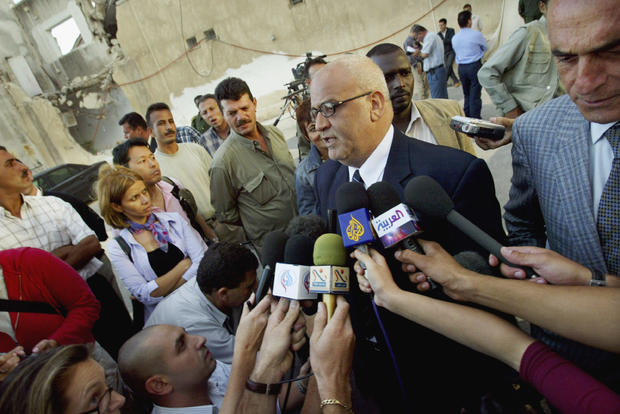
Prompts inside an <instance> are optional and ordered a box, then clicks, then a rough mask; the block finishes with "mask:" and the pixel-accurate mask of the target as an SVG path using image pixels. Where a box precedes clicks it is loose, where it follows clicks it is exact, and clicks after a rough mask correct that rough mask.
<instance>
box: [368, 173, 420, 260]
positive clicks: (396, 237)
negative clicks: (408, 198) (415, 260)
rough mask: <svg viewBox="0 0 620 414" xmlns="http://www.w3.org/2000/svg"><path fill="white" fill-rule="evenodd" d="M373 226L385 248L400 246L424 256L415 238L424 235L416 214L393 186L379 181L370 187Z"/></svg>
mask: <svg viewBox="0 0 620 414" xmlns="http://www.w3.org/2000/svg"><path fill="white" fill-rule="evenodd" d="M367 193H368V200H369V201H370V211H372V215H373V216H374V219H372V225H373V227H374V229H375V231H376V232H377V237H379V240H381V243H382V244H383V247H385V248H386V249H387V248H390V247H392V246H394V245H396V244H399V243H400V245H401V246H402V247H404V248H405V249H409V250H412V251H414V252H416V253H421V254H424V251H423V250H422V248H421V247H420V245H419V244H418V243H417V242H416V241H415V239H414V237H415V236H418V235H420V234H421V233H422V229H421V228H420V225H419V224H418V218H417V217H416V215H415V213H413V212H412V211H411V209H409V206H407V205H405V204H403V203H402V202H401V201H400V196H399V195H398V193H397V192H396V189H395V188H394V186H392V184H390V183H388V182H386V181H378V182H376V183H374V184H373V185H371V186H370V187H368V190H367Z"/></svg>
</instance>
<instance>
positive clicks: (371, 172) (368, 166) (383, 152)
mask: <svg viewBox="0 0 620 414" xmlns="http://www.w3.org/2000/svg"><path fill="white" fill-rule="evenodd" d="M393 140H394V127H393V126H392V125H390V128H389V129H388V130H387V133H386V134H385V136H384V137H383V139H382V140H381V142H380V143H379V145H377V148H375V150H374V151H373V152H372V154H370V156H369V157H368V158H366V161H364V163H363V164H362V165H361V167H360V168H359V170H360V176H361V177H362V180H364V186H365V187H366V188H368V187H370V186H371V185H373V184H374V183H376V182H378V181H381V180H382V179H383V172H384V171H385V165H386V164H387V160H388V156H389V155H390V148H392V141H393ZM355 170H357V168H355V167H349V181H351V180H352V179H353V174H355Z"/></svg>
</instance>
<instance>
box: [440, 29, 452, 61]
mask: <svg viewBox="0 0 620 414" xmlns="http://www.w3.org/2000/svg"><path fill="white" fill-rule="evenodd" d="M437 34H438V35H439V37H441V40H443V54H444V55H447V54H448V53H450V52H454V50H453V49H452V38H453V37H454V29H453V28H451V27H446V35H445V36H444V35H443V33H441V32H437Z"/></svg>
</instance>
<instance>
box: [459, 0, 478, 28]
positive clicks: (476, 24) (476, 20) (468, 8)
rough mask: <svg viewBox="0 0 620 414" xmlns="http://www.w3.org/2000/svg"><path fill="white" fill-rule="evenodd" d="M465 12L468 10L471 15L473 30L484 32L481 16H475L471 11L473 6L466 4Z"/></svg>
mask: <svg viewBox="0 0 620 414" xmlns="http://www.w3.org/2000/svg"><path fill="white" fill-rule="evenodd" d="M463 10H467V11H468V12H470V13H471V28H472V29H474V30H477V31H479V32H482V21H481V20H480V16H478V15H477V14H474V12H473V11H472V10H471V4H469V3H467V4H465V5H464V6H463Z"/></svg>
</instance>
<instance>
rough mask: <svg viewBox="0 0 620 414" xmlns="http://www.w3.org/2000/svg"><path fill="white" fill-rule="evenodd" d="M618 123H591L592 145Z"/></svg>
mask: <svg viewBox="0 0 620 414" xmlns="http://www.w3.org/2000/svg"><path fill="white" fill-rule="evenodd" d="M617 123H618V121H614V122H610V123H608V124H598V123H596V122H590V135H591V136H592V144H596V143H597V142H598V141H599V140H600V139H602V138H603V135H604V134H605V132H607V130H608V129H609V128H611V127H612V126H614V125H616V124H617Z"/></svg>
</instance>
